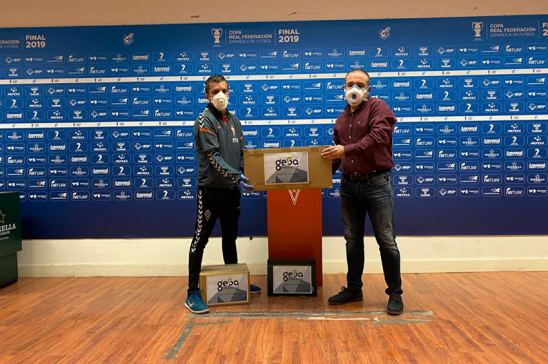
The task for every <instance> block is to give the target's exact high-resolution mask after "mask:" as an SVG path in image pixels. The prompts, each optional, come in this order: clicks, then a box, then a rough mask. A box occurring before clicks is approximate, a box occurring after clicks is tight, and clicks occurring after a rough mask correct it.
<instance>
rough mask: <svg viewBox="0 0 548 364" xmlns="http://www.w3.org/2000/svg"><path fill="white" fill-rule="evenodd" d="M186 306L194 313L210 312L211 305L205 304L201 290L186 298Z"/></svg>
mask: <svg viewBox="0 0 548 364" xmlns="http://www.w3.org/2000/svg"><path fill="white" fill-rule="evenodd" d="M185 307H186V308H188V309H189V311H190V312H192V313H208V312H209V307H207V305H206V304H205V302H204V300H203V299H202V296H200V292H198V291H196V292H193V293H191V294H190V295H189V296H188V297H187V298H186V300H185Z"/></svg>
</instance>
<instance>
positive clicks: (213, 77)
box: [205, 75, 228, 95]
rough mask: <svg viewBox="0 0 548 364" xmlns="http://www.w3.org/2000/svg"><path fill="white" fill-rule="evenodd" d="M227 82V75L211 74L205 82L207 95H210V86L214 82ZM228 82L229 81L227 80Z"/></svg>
mask: <svg viewBox="0 0 548 364" xmlns="http://www.w3.org/2000/svg"><path fill="white" fill-rule="evenodd" d="M223 81H224V82H227V81H226V78H225V76H223V75H211V76H209V78H208V79H207V80H206V82H205V93H206V95H209V86H211V84H212V83H219V82H223ZM227 83H228V82H227Z"/></svg>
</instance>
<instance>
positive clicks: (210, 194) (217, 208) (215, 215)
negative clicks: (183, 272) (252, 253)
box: [188, 187, 240, 295]
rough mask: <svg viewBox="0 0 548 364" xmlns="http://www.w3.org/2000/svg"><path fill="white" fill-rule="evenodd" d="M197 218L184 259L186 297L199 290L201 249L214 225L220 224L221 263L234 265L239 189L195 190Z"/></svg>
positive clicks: (236, 261)
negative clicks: (218, 222) (186, 277)
mask: <svg viewBox="0 0 548 364" xmlns="http://www.w3.org/2000/svg"><path fill="white" fill-rule="evenodd" d="M197 200H198V202H197V216H196V224H195V228H194V235H193V237H192V243H191V244H190V252H189V257H188V273H189V276H188V294H189V295H190V294H191V293H192V292H195V291H197V290H199V288H198V282H199V278H200V271H201V267H202V258H203V255H204V249H205V247H206V245H207V242H208V240H209V236H210V235H211V231H212V230H213V227H214V226H215V223H216V222H217V219H219V221H220V222H221V234H222V248H223V259H224V262H225V264H236V263H238V252H237V251H236V238H237V237H238V221H239V219H240V189H239V188H238V187H234V188H213V187H199V188H198V198H197Z"/></svg>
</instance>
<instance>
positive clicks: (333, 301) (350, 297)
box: [327, 287, 363, 305]
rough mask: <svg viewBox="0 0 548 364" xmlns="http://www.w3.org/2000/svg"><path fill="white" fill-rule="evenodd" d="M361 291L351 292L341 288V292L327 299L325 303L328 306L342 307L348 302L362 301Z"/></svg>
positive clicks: (348, 289)
mask: <svg viewBox="0 0 548 364" xmlns="http://www.w3.org/2000/svg"><path fill="white" fill-rule="evenodd" d="M362 300H363V294H362V291H361V290H359V291H355V290H351V289H350V288H346V287H342V288H341V291H340V292H339V293H337V294H336V295H334V296H331V297H329V299H328V300H327V302H328V303H329V304H330V305H343V304H345V303H348V302H355V301H362Z"/></svg>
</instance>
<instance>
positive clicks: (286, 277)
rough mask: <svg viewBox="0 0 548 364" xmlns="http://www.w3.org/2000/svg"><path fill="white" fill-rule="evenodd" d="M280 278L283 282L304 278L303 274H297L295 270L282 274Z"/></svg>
mask: <svg viewBox="0 0 548 364" xmlns="http://www.w3.org/2000/svg"><path fill="white" fill-rule="evenodd" d="M282 276H283V281H284V282H287V281H288V280H289V279H291V278H303V277H304V275H303V272H298V271H297V270H295V269H294V270H293V271H292V272H283V273H282Z"/></svg>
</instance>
